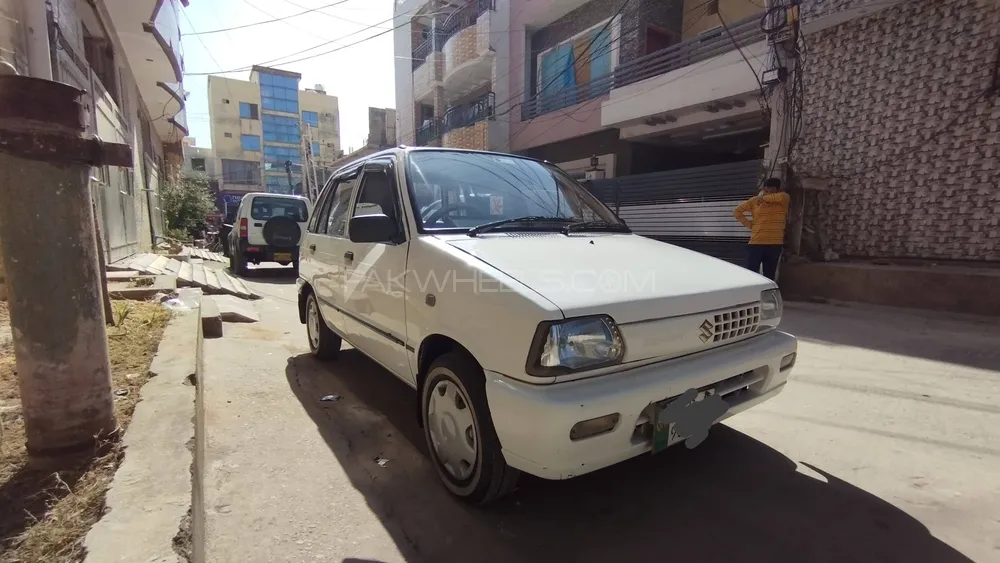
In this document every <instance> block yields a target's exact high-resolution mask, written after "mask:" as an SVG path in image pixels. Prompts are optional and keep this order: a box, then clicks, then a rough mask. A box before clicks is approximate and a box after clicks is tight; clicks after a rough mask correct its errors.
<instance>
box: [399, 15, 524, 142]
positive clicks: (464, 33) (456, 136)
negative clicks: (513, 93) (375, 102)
mask: <svg viewBox="0 0 1000 563" xmlns="http://www.w3.org/2000/svg"><path fill="white" fill-rule="evenodd" d="M510 7H511V2H510V0H472V1H471V2H467V1H464V0H463V1H457V0H455V1H442V0H402V1H400V2H397V3H396V4H395V7H394V10H395V12H394V16H395V18H394V22H395V31H394V32H393V33H394V35H393V44H394V49H395V55H396V58H395V60H396V67H395V77H396V120H397V126H396V131H397V137H398V139H399V142H400V143H402V144H408V145H435V146H445V147H458V148H468V149H491V150H507V149H508V148H509V147H508V135H509V128H508V122H507V121H506V120H505V119H499V118H496V114H497V100H505V99H508V98H509V97H510V92H509V90H508V82H507V80H506V77H507V75H508V74H509V72H510V59H509V58H508V57H507V56H506V53H507V52H508V49H509V44H510V41H511V40H512V38H513V34H512V33H509V31H508V30H509V28H510Z"/></svg>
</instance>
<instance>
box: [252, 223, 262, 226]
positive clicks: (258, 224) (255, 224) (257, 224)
mask: <svg viewBox="0 0 1000 563" xmlns="http://www.w3.org/2000/svg"><path fill="white" fill-rule="evenodd" d="M263 224H264V223H254V224H253V226H254V227H260V226H261V225H263Z"/></svg>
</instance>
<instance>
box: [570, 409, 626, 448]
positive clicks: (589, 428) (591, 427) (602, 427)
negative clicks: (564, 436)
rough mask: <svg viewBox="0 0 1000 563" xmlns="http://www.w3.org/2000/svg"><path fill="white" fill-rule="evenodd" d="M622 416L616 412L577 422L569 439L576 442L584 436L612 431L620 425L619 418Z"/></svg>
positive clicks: (589, 436)
mask: <svg viewBox="0 0 1000 563" xmlns="http://www.w3.org/2000/svg"><path fill="white" fill-rule="evenodd" d="M620 418H621V415H619V414H618V413H615V414H606V415H604V416H601V417H598V418H592V419H590V420H584V421H582V422H577V423H576V424H574V425H573V428H572V429H571V430H570V431H569V439H570V440H573V441H574V442H575V441H577V440H583V439H584V438H591V437H593V436H598V435H600V434H605V433H608V432H611V431H612V430H614V429H615V426H618V419H620Z"/></svg>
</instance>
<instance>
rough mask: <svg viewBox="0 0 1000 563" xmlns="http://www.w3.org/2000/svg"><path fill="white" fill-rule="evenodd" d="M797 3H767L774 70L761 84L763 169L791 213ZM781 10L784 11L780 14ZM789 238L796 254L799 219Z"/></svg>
mask: <svg viewBox="0 0 1000 563" xmlns="http://www.w3.org/2000/svg"><path fill="white" fill-rule="evenodd" d="M798 4H799V1H798V0H768V1H767V7H768V13H769V14H770V16H769V17H767V18H765V21H766V23H767V25H768V27H769V28H770V29H777V31H774V32H773V33H769V34H768V37H767V41H768V44H769V45H770V48H771V52H772V53H773V54H774V56H773V57H772V58H771V60H773V61H775V63H774V64H775V67H774V68H770V69H766V70H765V73H764V77H763V82H764V83H765V84H770V85H772V89H771V97H770V107H771V135H770V141H769V143H768V146H767V151H766V153H767V154H766V156H765V162H764V165H765V168H767V170H769V171H771V177H772V178H779V179H781V185H782V187H783V189H785V190H786V191H789V195H790V196H792V199H793V202H792V206H791V208H792V209H801V198H802V193H801V190H799V193H797V194H793V193H791V191H790V188H791V186H790V184H791V180H792V178H791V177H790V175H789V173H788V170H789V167H788V147H789V142H790V141H791V139H792V134H793V126H794V120H793V119H792V117H793V115H792V114H793V112H794V111H795V107H794V104H793V103H791V96H792V90H793V86H792V85H793V83H794V75H795V73H796V72H798V69H797V62H798V60H797V57H796V56H795V43H796V41H798V36H799V6H798ZM781 8H784V9H783V10H782V9H781ZM788 233H789V236H787V237H786V240H787V242H788V246H789V250H790V251H791V252H792V253H793V254H798V253H799V250H800V247H801V242H802V218H801V217H797V218H795V219H794V220H793V224H791V225H789V229H788Z"/></svg>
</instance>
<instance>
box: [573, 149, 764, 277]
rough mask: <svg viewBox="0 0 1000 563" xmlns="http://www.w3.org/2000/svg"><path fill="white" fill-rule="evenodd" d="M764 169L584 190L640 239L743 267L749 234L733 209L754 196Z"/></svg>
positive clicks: (756, 164) (651, 177)
mask: <svg viewBox="0 0 1000 563" xmlns="http://www.w3.org/2000/svg"><path fill="white" fill-rule="evenodd" d="M762 164H763V163H762V161H760V160H748V161H743V162H733V163H728V164H717V165H713V166H700V167H697V168H683V169H680V170H670V171H668V172H654V173H652V174H638V175H635V176H622V177H619V178H611V179H607V180H596V181H591V182H587V183H585V184H584V185H586V186H587V188H588V189H589V190H590V191H591V193H593V194H594V195H595V196H597V198H599V199H600V200H601V201H602V202H604V204H605V205H607V206H608V207H610V208H611V209H613V210H614V211H615V213H617V214H618V216H619V217H621V218H622V219H623V220H624V221H625V222H626V223H628V225H629V226H630V227H631V228H632V230H633V231H634V232H635V233H636V234H639V235H642V236H646V237H649V238H653V239H656V240H661V241H663V242H669V243H671V244H676V245H678V246H683V247H684V248H689V249H691V250H695V251H698V252H702V253H705V254H708V255H710V256H715V257H716V258H721V259H723V260H728V261H730V262H737V263H742V262H743V260H744V257H745V254H746V248H745V247H746V244H747V241H748V240H749V239H750V232H749V231H748V230H747V229H746V228H745V227H744V226H743V225H741V224H740V223H739V222H738V221H737V220H736V219H735V218H734V217H733V208H735V207H736V206H737V205H739V204H740V203H741V202H742V201H744V200H746V199H747V198H749V197H751V196H753V195H754V194H755V193H756V191H757V189H758V178H759V174H760V170H761V166H762Z"/></svg>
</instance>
